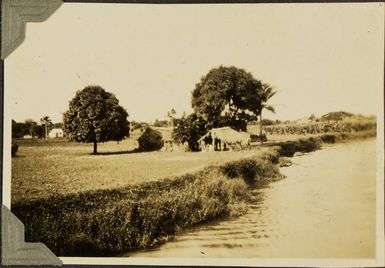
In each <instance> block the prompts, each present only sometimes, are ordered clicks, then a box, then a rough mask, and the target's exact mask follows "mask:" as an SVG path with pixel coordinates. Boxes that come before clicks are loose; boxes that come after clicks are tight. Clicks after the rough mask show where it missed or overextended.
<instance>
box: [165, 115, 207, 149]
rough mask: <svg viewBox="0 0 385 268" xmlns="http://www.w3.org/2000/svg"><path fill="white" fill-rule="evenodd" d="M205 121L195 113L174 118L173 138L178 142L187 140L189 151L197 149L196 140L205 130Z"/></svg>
mask: <svg viewBox="0 0 385 268" xmlns="http://www.w3.org/2000/svg"><path fill="white" fill-rule="evenodd" d="M206 125H207V121H205V120H204V119H203V118H202V117H200V116H198V115H197V114H196V113H193V114H191V115H188V116H187V117H182V118H180V119H175V122H174V129H173V133H172V136H173V139H175V140H176V141H180V142H182V143H183V142H187V143H188V145H189V148H190V150H191V151H199V144H198V142H197V141H198V140H199V138H200V137H202V136H203V135H204V134H206V132H207V128H206Z"/></svg>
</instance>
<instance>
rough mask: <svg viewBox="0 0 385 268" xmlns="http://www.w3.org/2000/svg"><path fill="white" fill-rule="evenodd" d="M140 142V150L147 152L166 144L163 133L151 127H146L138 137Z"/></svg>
mask: <svg viewBox="0 0 385 268" xmlns="http://www.w3.org/2000/svg"><path fill="white" fill-rule="evenodd" d="M138 143H139V150H140V151H145V152H150V151H156V150H159V149H160V148H162V147H163V145H164V141H163V137H162V134H161V133H160V132H159V131H157V130H154V129H152V128H150V127H148V128H146V130H145V131H144V132H143V133H142V135H141V136H140V137H139V138H138Z"/></svg>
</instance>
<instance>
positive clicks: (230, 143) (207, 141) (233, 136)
mask: <svg viewBox="0 0 385 268" xmlns="http://www.w3.org/2000/svg"><path fill="white" fill-rule="evenodd" d="M198 143H199V146H200V148H201V150H202V151H206V152H208V151H226V150H234V149H242V148H245V147H247V146H248V145H249V144H250V136H249V135H248V134H247V133H245V132H238V131H235V130H234V129H232V128H230V127H222V128H213V129H211V130H209V131H208V132H207V133H206V134H205V135H203V136H202V137H201V138H200V139H199V140H198Z"/></svg>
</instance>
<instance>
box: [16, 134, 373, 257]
mask: <svg viewBox="0 0 385 268" xmlns="http://www.w3.org/2000/svg"><path fill="white" fill-rule="evenodd" d="M325 135H334V134H325ZM325 135H321V136H318V137H309V138H304V139H300V140H298V141H296V142H294V143H293V142H292V141H288V142H283V143H280V144H269V145H268V146H269V147H270V149H269V150H268V151H267V152H266V153H263V154H260V155H258V156H257V157H256V156H254V157H249V158H246V159H241V160H236V161H232V162H228V163H225V164H221V165H217V166H211V167H208V168H205V169H203V170H201V171H197V172H194V173H191V174H186V175H183V176H177V177H173V178H169V179H164V180H159V181H154V182H147V183H142V184H137V185H134V186H127V187H123V188H118V189H112V190H97V191H88V192H82V193H74V194H68V195H62V194H59V195H57V196H51V197H49V198H42V199H38V200H29V201H25V202H19V203H17V202H16V203H15V204H13V205H12V212H14V213H15V215H16V216H18V217H19V219H20V220H21V221H22V222H23V223H24V225H25V233H26V234H25V235H26V241H39V242H43V243H45V244H46V245H47V246H48V247H49V248H50V249H51V250H52V251H53V252H54V253H55V254H56V255H59V256H110V255H115V254H118V253H119V252H124V251H130V250H135V249H140V248H149V247H154V246H157V245H159V244H161V243H163V242H164V241H166V240H167V238H168V237H169V236H173V235H175V234H176V233H177V232H178V231H180V230H182V229H185V228H187V227H191V226H194V225H197V224H201V223H204V222H208V221H210V220H213V219H218V218H221V217H226V216H234V215H235V216H237V215H241V214H245V213H246V212H247V203H248V202H249V201H250V198H251V196H250V190H251V189H253V187H254V189H255V188H256V187H257V188H258V187H263V186H264V185H266V184H268V183H269V182H271V181H275V180H278V179H280V178H281V177H282V176H281V175H280V173H279V169H278V165H279V162H280V161H279V159H280V157H281V156H285V155H289V156H290V154H291V152H293V151H294V153H295V152H309V151H314V150H317V149H319V148H320V147H321V144H322V142H329V143H332V141H333V142H336V141H339V140H346V139H349V138H355V137H358V136H361V137H364V136H366V135H367V134H365V135H364V134H360V135H358V134H357V135H354V136H349V135H345V136H344V135H339V134H338V135H336V136H335V138H330V137H326V136H325ZM287 152H289V153H290V154H289V153H287Z"/></svg>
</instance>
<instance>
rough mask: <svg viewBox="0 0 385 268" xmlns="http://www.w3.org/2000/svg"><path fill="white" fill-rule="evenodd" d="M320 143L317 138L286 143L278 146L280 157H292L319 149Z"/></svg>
mask: <svg viewBox="0 0 385 268" xmlns="http://www.w3.org/2000/svg"><path fill="white" fill-rule="evenodd" d="M321 144H322V141H321V139H320V138H318V137H310V138H307V139H299V140H296V141H286V142H282V143H280V144H279V146H280V149H279V154H280V155H281V156H288V157H292V156H293V155H294V154H295V153H296V152H302V153H309V152H313V151H315V150H318V149H320V148H321Z"/></svg>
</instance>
